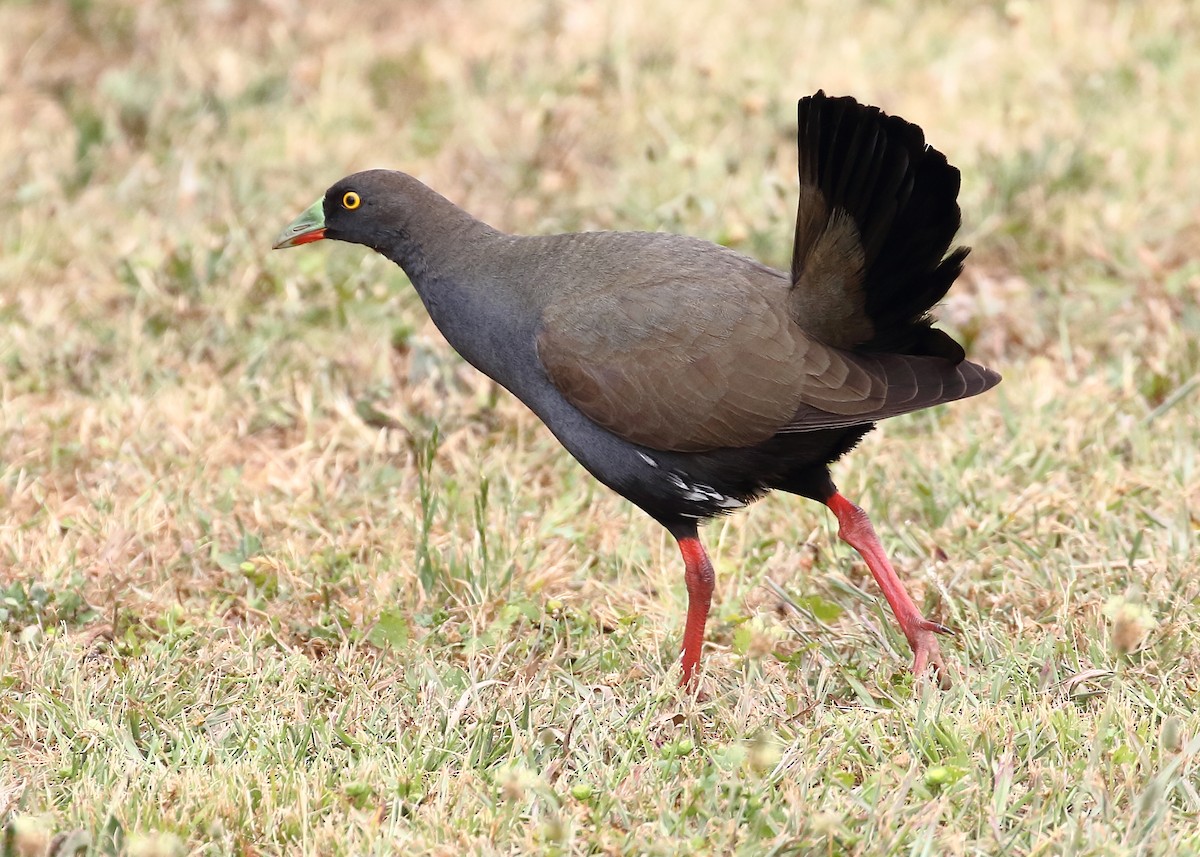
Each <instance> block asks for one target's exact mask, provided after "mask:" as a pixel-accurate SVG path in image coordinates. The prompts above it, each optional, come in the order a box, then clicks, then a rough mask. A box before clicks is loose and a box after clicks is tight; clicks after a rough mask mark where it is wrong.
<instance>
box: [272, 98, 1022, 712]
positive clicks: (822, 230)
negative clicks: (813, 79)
mask: <svg viewBox="0 0 1200 857" xmlns="http://www.w3.org/2000/svg"><path fill="white" fill-rule="evenodd" d="M796 116H797V146H798V173H799V192H798V202H797V213H796V228H795V233H794V238H793V244H792V258H791V268H790V270H788V271H781V270H778V269H775V268H772V267H770V266H768V265H766V264H763V263H761V262H759V261H757V260H756V259H754V258H751V257H750V256H747V255H744V254H742V253H739V252H737V251H735V250H733V249H730V248H727V247H724V246H721V245H718V244H715V243H710V242H708V241H704V240H701V239H699V238H694V237H689V236H685V235H678V234H672V233H665V232H619V231H597V232H580V233H564V234H553V235H530V236H522V235H514V234H509V233H506V232H503V231H500V230H498V229H495V228H493V227H492V226H489V225H487V224H485V223H483V222H482V221H480V220H478V219H476V218H475V217H473V216H472V215H470V214H468V213H467V212H466V211H464V210H463V209H461V208H460V207H458V206H457V205H455V204H454V203H453V202H451V201H450V200H448V199H447V198H445V197H444V196H442V195H441V194H439V193H437V192H436V191H434V190H432V189H431V188H429V187H428V186H426V185H425V184H423V183H422V182H420V181H418V180H417V179H416V178H413V177H412V176H410V175H408V174H406V173H403V172H399V171H393V170H380V169H373V170H366V171H363V172H358V173H355V174H353V175H349V176H346V177H345V178H342V179H340V180H339V181H337V182H335V183H334V184H333V185H332V186H331V187H330V188H329V189H328V190H327V191H326V192H325V194H324V196H322V197H321V198H320V199H319V200H317V201H316V202H315V203H313V205H312V206H310V207H309V208H308V209H307V210H305V211H304V212H303V213H302V214H300V216H298V217H297V218H296V219H295V220H294V221H293V222H292V223H291V224H290V225H288V226H287V227H286V228H285V229H284V230H283V231H282V233H281V234H280V235H279V237H278V239H277V240H276V242H275V244H274V247H275V249H280V248H286V247H296V246H299V245H302V244H308V243H311V242H314V241H319V240H322V239H330V240H336V241H343V242H349V243H354V244H360V245H363V246H365V247H368V248H370V249H371V250H374V251H376V252H378V253H380V254H382V255H383V256H385V257H387V258H388V259H390V260H391V261H392V262H394V263H395V264H397V265H398V266H399V267H400V268H401V269H403V271H404V272H405V274H407V276H408V279H409V280H410V281H411V283H412V285H413V287H414V288H415V289H416V292H417V294H418V295H419V297H420V299H421V301H422V303H423V304H424V306H425V308H426V310H427V311H428V313H429V316H430V317H431V318H432V320H433V322H434V324H435V325H436V326H437V328H438V329H439V330H440V331H441V333H442V335H443V336H444V337H445V339H446V341H447V342H448V343H449V344H450V345H451V347H453V348H454V349H455V350H456V351H457V352H458V353H459V354H460V355H461V356H462V357H463V358H464V359H465V360H466V361H467V362H468V363H469V364H471V365H472V366H474V367H475V368H476V369H478V370H479V371H481V372H483V373H484V374H485V375H487V376H489V377H490V378H492V379H493V380H494V381H495V382H496V383H498V384H499V385H501V386H502V387H504V388H505V389H507V390H508V391H509V392H510V393H512V394H513V395H514V396H516V397H517V398H518V399H519V400H521V401H522V402H524V403H525V405H526V406H528V407H529V408H530V409H531V410H532V411H533V413H534V414H536V415H537V417H539V418H540V420H541V421H542V422H543V423H544V424H545V426H546V427H547V428H548V429H549V430H550V432H551V433H552V434H553V435H554V437H555V438H556V439H557V440H558V441H559V442H560V443H561V444H562V445H563V446H564V447H565V448H566V449H567V451H568V452H569V453H570V454H571V455H572V456H573V457H574V458H575V459H576V460H577V461H578V462H579V463H580V464H581V465H582V466H583V467H584V468H585V469H586V470H587V471H588V472H589V473H591V474H592V476H594V477H595V478H596V479H597V480H599V481H600V482H601V483H603V484H604V485H606V486H608V487H609V488H610V489H612V490H613V491H615V492H616V493H618V494H620V495H621V496H622V497H624V498H626V499H627V500H629V501H630V502H632V503H633V504H634V505H636V506H638V507H639V508H641V509H642V510H643V511H644V512H646V513H647V514H648V515H649V516H650V517H651V518H653V519H654V520H655V521H657V522H658V523H659V524H661V525H662V526H663V527H665V528H666V530H667V531H668V532H669V533H670V534H671V535H672V536H673V537H674V539H675V540H676V542H677V544H678V548H679V552H680V554H681V556H682V559H683V565H684V581H685V584H686V589H687V595H688V605H687V616H686V620H685V624H684V630H683V645H682V651H681V654H680V658H679V664H680V667H681V674H680V684H681V685H682V686H683V687H685V688H691V689H695V688H696V687H697V684H698V678H697V677H698V675H699V667H700V661H701V650H702V648H703V644H704V633H705V624H706V622H707V618H708V613H709V609H710V606H711V602H712V595H713V589H714V585H715V573H714V569H713V565H712V562H711V560H710V558H709V556H708V553H707V552H706V550H705V548H704V546H703V544H702V542H701V539H700V525H701V524H702V523H704V522H706V521H709V520H711V519H713V518H717V517H720V516H724V515H728V514H729V513H731V512H734V511H736V510H737V509H740V508H742V507H744V506H746V505H748V504H750V503H751V502H753V501H755V500H758V499H760V498H761V497H763V496H764V495H766V494H767V493H769V492H771V491H782V492H785V493H790V494H796V495H799V496H801V497H805V498H808V499H811V500H815V501H817V502H819V503H822V504H824V505H825V506H827V507H828V508H829V509H830V511H832V513H833V514H834V516H835V517H836V519H837V522H838V535H839V537H840V538H841V539H842V540H843V541H845V542H846V543H848V544H849V545H850V546H851V547H853V548H854V549H855V550H856V551H857V552H858V553H859V554H860V555H861V557H862V559H863V560H864V561H865V562H866V565H867V568H868V569H869V570H870V572H871V574H872V575H873V576H874V578H875V580H876V581H877V582H878V585H879V587H880V589H881V590H882V592H883V595H884V597H885V598H886V599H887V601H888V603H889V605H890V606H891V609H892V612H893V613H894V615H895V619H896V621H897V622H898V623H899V626H900V630H901V631H902V632H903V634H904V636H905V638H906V639H907V641H908V643H909V645H910V648H911V649H912V653H913V661H912V667H911V669H912V671H913V673H914V674H915V675H916V676H918V677H923V676H927V675H930V673H932V676H931V677H932V678H933V679H935V680H936V682H937V683H938V685H939V686H941V687H943V688H946V687H949V686H950V684H951V670H950V669H949V668H948V667H947V664H946V660H945V658H944V657H943V655H942V652H941V649H940V646H939V644H938V635H941V634H951V633H953V631H951V629H949V628H947V627H946V626H944V625H942V624H940V623H938V622H934V621H931V620H929V619H927V618H926V617H925V616H924V615H923V614H922V612H921V610H920V609H919V608H918V607H917V605H916V603H915V602H914V601H913V600H912V598H911V597H910V596H909V594H908V593H907V591H906V589H905V587H904V584H903V582H902V581H901V579H900V577H899V575H898V574H897V573H896V570H895V568H894V567H893V565H892V563H891V562H890V560H889V559H888V556H887V553H886V552H885V550H884V548H883V546H882V544H881V542H880V540H879V537H878V535H877V534H876V532H875V529H874V528H873V526H872V524H871V521H870V519H869V517H868V516H867V514H866V512H864V511H863V510H862V508H860V507H859V506H857V505H856V504H855V503H853V502H851V501H850V500H848V499H847V498H846V497H845V496H843V495H842V494H841V493H840V492H839V491H838V489H837V487H836V485H835V484H834V482H833V480H832V477H831V474H830V465H831V464H833V463H834V462H836V461H837V460H839V459H840V458H842V456H844V455H845V454H846V453H847V452H849V451H850V450H851V449H852V448H854V447H855V445H857V444H858V442H859V441H860V440H861V439H862V438H863V436H864V435H866V434H867V433H868V432H869V431H870V430H871V429H872V428H873V427H874V425H875V423H876V422H878V421H879V420H881V419H885V418H887V417H893V416H897V415H899V414H905V413H909V412H912V411H916V410H920V409H923V408H929V407H932V406H934V405H939V404H942V403H945V402H950V401H954V400H957V399H964V398H968V397H971V396H975V395H978V394H980V393H983V392H984V391H986V390H988V389H990V388H991V387H993V386H995V385H996V384H997V383H999V381H1000V375H999V374H998V373H997V372H995V371H993V370H992V369H989V368H986V367H984V366H982V365H979V364H977V363H973V362H971V361H969V360H967V359H966V355H965V352H964V350H963V348H962V346H961V345H960V344H959V343H958V342H956V341H955V340H954V339H953V338H952V337H951V336H950V335H949V334H947V333H946V332H944V331H943V330H941V329H939V328H937V327H934V323H935V320H934V318H933V315H932V309H933V307H934V305H935V304H937V303H938V302H939V301H940V300H941V299H942V298H943V297H944V296H945V294H946V292H947V290H948V289H949V288H950V286H951V284H952V283H953V282H954V281H955V279H956V278H957V277H958V276H959V275H960V273H961V272H962V270H963V264H964V260H965V258H966V256H967V253H968V249H967V248H965V247H957V248H955V249H953V250H952V249H951V244H952V243H953V241H954V238H955V235H956V234H957V232H958V230H959V227H960V225H961V212H960V208H959V204H958V193H959V189H960V184H961V177H960V173H959V171H958V169H957V168H955V167H953V166H951V165H950V164H949V163H948V162H947V159H946V156H945V155H943V154H942V153H941V152H939V151H938V150H936V149H934V148H933V147H932V146H930V145H928V144H927V143H926V140H925V134H924V131H923V130H922V129H921V128H920V127H919V126H917V125H915V124H912V123H910V122H908V121H906V120H904V119H902V118H900V117H898V116H895V115H890V114H888V113H886V112H884V111H883V110H882V109H880V108H878V107H874V106H870V105H866V104H862V103H860V102H859V101H857V100H856V99H854V98H853V97H851V96H838V97H835V96H829V95H826V94H825V92H824V91H823V90H819V91H817V92H816V93H815V94H813V95H809V96H805V97H804V98H801V99H800V100H799V102H798V104H797V114H796Z"/></svg>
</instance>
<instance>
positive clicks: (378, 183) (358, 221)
mask: <svg viewBox="0 0 1200 857" xmlns="http://www.w3.org/2000/svg"><path fill="white" fill-rule="evenodd" d="M414 181H415V180H414V179H412V178H411V177H410V176H407V175H405V174H404V173H398V172H393V171H392V170H367V171H366V172H361V173H355V174H354V175H350V176H346V177H345V178H344V179H341V180H340V181H338V182H337V183H335V184H334V185H333V186H332V187H330V188H329V190H327V191H325V196H323V197H322V198H321V199H318V200H317V201H316V202H314V203H313V204H312V205H310V206H309V207H308V208H306V209H305V210H304V212H303V213H302V214H301V215H300V216H299V217H297V218H296V219H295V220H293V221H292V222H291V223H289V224H288V225H287V227H285V228H284V230H283V231H282V232H280V233H279V237H278V238H276V239H275V245H274V249H276V250H281V249H283V248H285V247H298V246H299V245H301V244H309V243H311V242H313V241H320V240H322V239H323V238H330V239H332V240H334V241H348V242H351V243H353V244H364V245H366V246H368V247H371V248H372V249H376V250H378V249H381V248H382V247H385V246H387V244H388V242H389V241H390V240H393V239H394V237H395V234H396V231H397V226H398V225H399V224H401V223H403V222H404V219H403V212H404V207H405V206H404V203H405V201H406V198H407V196H408V195H407V194H405V193H404V190H405V188H406V187H407V186H408V185H410V184H411V183H413V182H414Z"/></svg>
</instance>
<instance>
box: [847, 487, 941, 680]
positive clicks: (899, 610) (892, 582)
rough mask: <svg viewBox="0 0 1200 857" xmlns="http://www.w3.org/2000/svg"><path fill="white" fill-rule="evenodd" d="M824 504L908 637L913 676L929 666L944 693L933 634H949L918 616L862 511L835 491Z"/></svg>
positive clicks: (923, 671)
mask: <svg viewBox="0 0 1200 857" xmlns="http://www.w3.org/2000/svg"><path fill="white" fill-rule="evenodd" d="M825 505H827V506H828V507H829V508H830V509H831V510H833V513H834V514H835V515H837V519H838V536H839V537H840V538H841V539H842V541H844V542H846V543H847V544H848V545H850V546H851V547H852V548H854V549H855V550H856V551H858V552H859V553H860V554H861V555H862V558H863V559H864V560H866V561H867V568H869V569H871V574H872V575H873V576H874V577H875V582H876V583H878V584H879V588H880V589H882V590H883V596H884V597H885V598H886V599H887V600H888V604H890V605H892V612H893V613H895V614H896V620H897V621H898V622H899V623H900V629H901V630H902V631H904V636H905V637H907V638H908V644H909V645H910V646H911V647H912V650H913V652H914V654H915V657H914V658H913V673H914V674H916V675H917V676H918V677H920V676H922V675H924V674H925V670H926V668H928V667H929V666H932V667H933V671H934V673H935V674H936V675H937V678H938V684H939V686H940V687H941V688H942V689H943V690H945V689H946V688H948V687H949V686H950V670H949V669H948V668H947V667H946V662H945V661H944V660H943V659H942V652H941V649H939V648H938V642H937V637H935V636H934V634H951V633H953V631H951V630H950V629H949V628H947V627H945V626H944V625H939V624H937V623H936V622H930V621H929V620H928V619H926V618H925V617H924V616H922V615H921V611H920V610H918V609H917V605H916V604H914V603H913V600H912V598H910V597H909V595H908V593H907V592H906V591H905V590H904V584H903V583H901V582H900V577H899V576H898V575H897V574H896V570H895V569H894V568H892V564H891V563H890V562H889V561H888V558H887V554H886V553H884V551H883V545H881V544H880V543H879V536H877V535H875V528H874V527H872V526H871V520H870V518H868V517H867V513H866V512H864V511H863V510H862V509H860V508H859V507H858V506H855V505H854V504H853V503H851V502H850V501H849V500H847V499H846V498H845V497H843V496H842V495H841V494H838V493H836V492H835V493H834V495H833V496H832V497H830V498H829V499H828V500H826V501H825Z"/></svg>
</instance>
